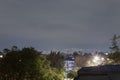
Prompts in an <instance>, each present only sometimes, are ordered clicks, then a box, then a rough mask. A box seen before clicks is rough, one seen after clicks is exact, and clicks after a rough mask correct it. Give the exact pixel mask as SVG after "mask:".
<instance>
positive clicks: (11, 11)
mask: <svg viewBox="0 0 120 80" xmlns="http://www.w3.org/2000/svg"><path fill="white" fill-rule="evenodd" d="M119 7H120V1H119V0H1V1H0V37H2V40H1V44H2V45H1V46H0V47H1V48H3V47H5V46H6V47H7V46H9V45H19V46H25V45H26V46H27V45H28V46H30V45H31V46H35V47H36V48H37V49H46V50H47V49H52V48H57V49H64V48H72V47H73V48H95V49H96V48H97V49H107V48H108V46H109V43H110V41H109V40H110V38H111V37H112V36H113V34H118V35H119V34H120V31H119V29H120V28H119V25H120V22H119V21H120V9H119ZM3 41H4V42H3ZM20 43H21V44H20ZM24 44H25V45H24Z"/></svg>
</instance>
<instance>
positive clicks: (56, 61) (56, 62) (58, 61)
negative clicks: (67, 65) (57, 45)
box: [47, 51, 64, 70]
mask: <svg viewBox="0 0 120 80" xmlns="http://www.w3.org/2000/svg"><path fill="white" fill-rule="evenodd" d="M47 59H48V60H49V61H50V66H51V67H54V68H57V69H59V70H61V69H63V67H64V56H63V55H62V54H61V53H60V52H55V51H51V53H50V54H48V55H47Z"/></svg>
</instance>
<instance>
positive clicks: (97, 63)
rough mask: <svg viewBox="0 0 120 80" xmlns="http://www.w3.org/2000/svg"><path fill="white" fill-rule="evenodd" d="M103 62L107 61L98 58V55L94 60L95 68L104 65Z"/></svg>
mask: <svg viewBox="0 0 120 80" xmlns="http://www.w3.org/2000/svg"><path fill="white" fill-rule="evenodd" d="M103 61H105V59H104V58H103V57H100V56H97V55H96V56H94V57H93V60H92V62H93V63H94V65H95V66H98V65H100V64H102V63H103Z"/></svg>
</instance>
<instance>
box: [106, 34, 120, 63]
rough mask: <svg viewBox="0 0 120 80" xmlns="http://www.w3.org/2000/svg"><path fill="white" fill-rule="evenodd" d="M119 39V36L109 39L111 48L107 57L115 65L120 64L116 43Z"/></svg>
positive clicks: (119, 53)
mask: <svg viewBox="0 0 120 80" xmlns="http://www.w3.org/2000/svg"><path fill="white" fill-rule="evenodd" d="M119 38H120V36H117V35H116V34H115V35H114V36H113V38H112V39H111V40H112V46H111V47H110V50H111V53H110V54H109V55H108V57H109V58H110V59H112V60H113V61H114V62H115V63H116V62H120V49H119V46H118V42H117V40H118V39H119Z"/></svg>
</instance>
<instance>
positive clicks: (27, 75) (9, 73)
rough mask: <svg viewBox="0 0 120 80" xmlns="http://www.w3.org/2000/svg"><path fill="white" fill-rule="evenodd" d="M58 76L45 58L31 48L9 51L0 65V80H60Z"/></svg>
mask: <svg viewBox="0 0 120 80" xmlns="http://www.w3.org/2000/svg"><path fill="white" fill-rule="evenodd" d="M57 74H58V75H57ZM59 76H60V74H59V72H58V71H57V70H56V69H54V68H52V67H50V62H49V61H48V60H47V59H46V57H45V56H43V55H41V53H40V52H38V51H37V50H35V49H34V48H32V47H30V48H23V49H22V50H20V49H16V48H15V49H13V48H12V49H10V50H9V52H7V53H6V55H5V57H4V58H3V60H2V61H1V65H0V80H62V78H61V77H59Z"/></svg>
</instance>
